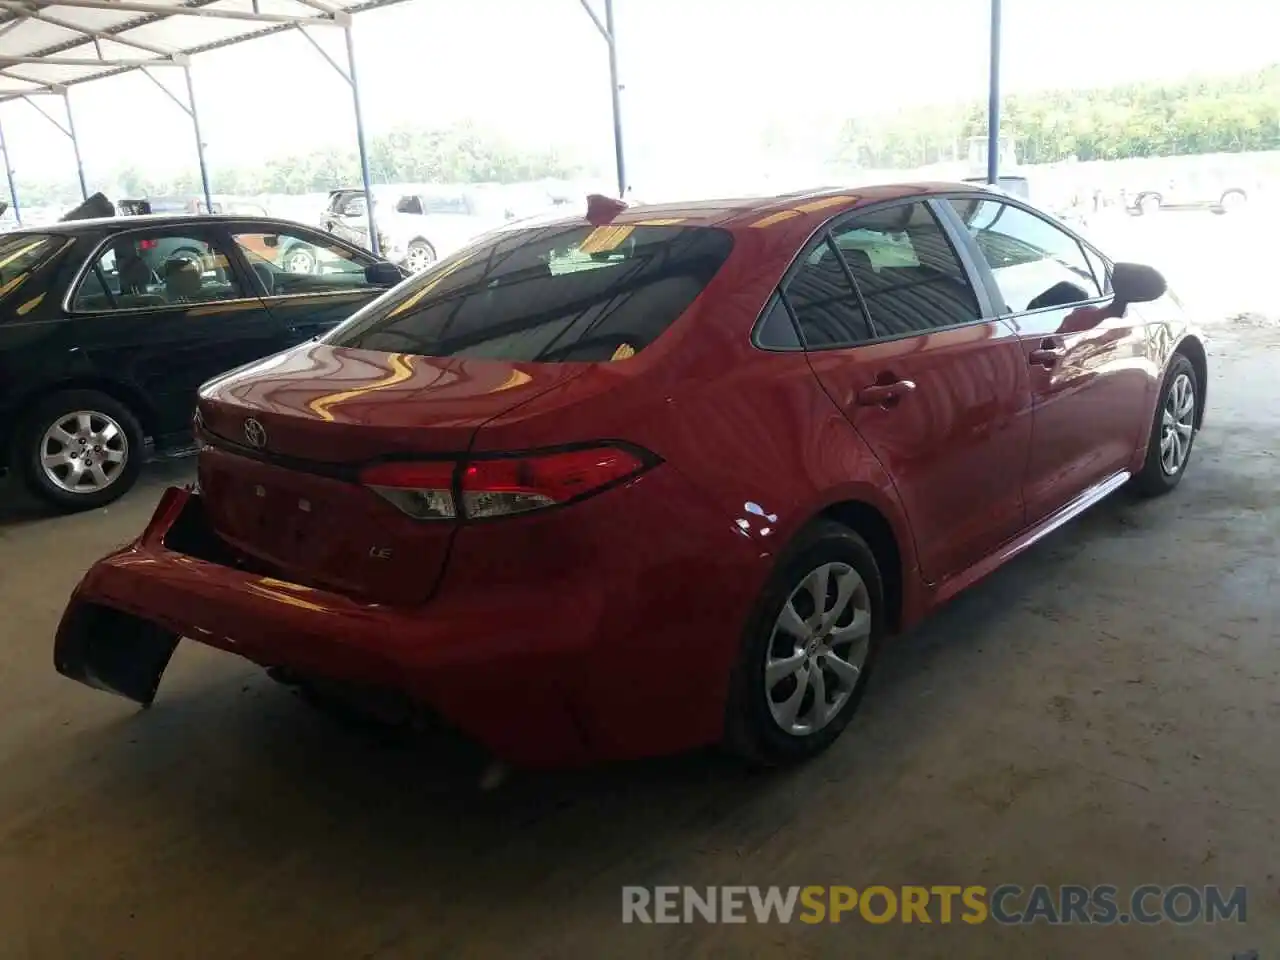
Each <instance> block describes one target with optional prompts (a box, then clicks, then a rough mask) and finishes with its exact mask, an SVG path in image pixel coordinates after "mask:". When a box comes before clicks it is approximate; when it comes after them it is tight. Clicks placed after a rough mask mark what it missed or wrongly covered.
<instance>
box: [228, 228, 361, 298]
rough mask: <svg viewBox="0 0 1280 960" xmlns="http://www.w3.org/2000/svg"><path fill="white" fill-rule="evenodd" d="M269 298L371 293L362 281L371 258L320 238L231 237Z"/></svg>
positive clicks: (248, 234) (245, 233) (253, 234)
mask: <svg viewBox="0 0 1280 960" xmlns="http://www.w3.org/2000/svg"><path fill="white" fill-rule="evenodd" d="M232 239H233V240H234V241H235V243H236V246H238V247H239V248H240V250H241V252H243V253H244V256H245V259H246V260H248V261H249V266H250V268H251V269H252V270H253V272H254V274H255V275H256V276H257V278H258V280H259V282H260V283H261V284H262V287H263V291H264V293H265V294H266V296H269V297H287V296H292V295H300V294H309V293H343V292H347V291H351V290H365V289H374V287H375V285H374V284H372V283H370V282H369V281H368V279H367V278H366V277H365V267H366V266H368V265H369V264H370V263H372V262H373V260H372V258H362V257H360V256H359V255H357V254H355V253H353V252H352V251H350V250H348V249H347V248H346V247H343V246H340V245H338V244H337V243H335V242H333V240H331V239H329V238H326V237H324V236H322V235H316V236H312V235H310V234H305V235H304V234H302V233H295V232H292V231H287V230H282V231H279V232H271V233H259V232H257V231H249V230H246V231H243V232H236V233H233V234H232Z"/></svg>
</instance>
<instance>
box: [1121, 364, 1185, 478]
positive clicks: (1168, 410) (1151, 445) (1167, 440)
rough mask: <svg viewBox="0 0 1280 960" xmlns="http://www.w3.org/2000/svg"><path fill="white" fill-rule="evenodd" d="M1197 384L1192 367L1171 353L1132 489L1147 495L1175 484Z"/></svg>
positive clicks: (1182, 468) (1180, 472) (1182, 465)
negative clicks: (1149, 435) (1140, 468)
mask: <svg viewBox="0 0 1280 960" xmlns="http://www.w3.org/2000/svg"><path fill="white" fill-rule="evenodd" d="M1199 390H1200V384H1199V381H1198V379H1197V377H1196V370H1195V367H1194V366H1192V364H1191V361H1190V360H1188V359H1187V358H1186V357H1185V356H1183V355H1182V354H1180V353H1177V354H1174V357H1173V360H1172V362H1170V364H1169V370H1168V372H1167V373H1166V374H1165V378H1164V385H1163V387H1162V388H1161V391H1160V404H1159V406H1157V407H1156V415H1155V422H1154V423H1153V424H1152V425H1151V437H1150V439H1149V440H1148V442H1147V458H1146V460H1145V461H1144V462H1143V465H1142V470H1141V471H1140V472H1139V473H1138V475H1137V476H1136V477H1135V478H1134V483H1133V486H1134V489H1135V490H1136V491H1137V492H1138V493H1140V494H1142V495H1143V496H1148V497H1157V496H1159V495H1160V494H1162V493H1168V492H1169V491H1170V490H1172V489H1173V488H1174V487H1176V486H1177V485H1178V481H1180V480H1181V479H1182V475H1183V473H1185V472H1186V469H1187V463H1188V461H1190V459H1191V447H1192V445H1193V444H1194V443H1195V439H1196V430H1197V422H1198V419H1199V402H1200V401H1199Z"/></svg>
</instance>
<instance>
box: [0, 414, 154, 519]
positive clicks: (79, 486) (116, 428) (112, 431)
mask: <svg viewBox="0 0 1280 960" xmlns="http://www.w3.org/2000/svg"><path fill="white" fill-rule="evenodd" d="M14 453H15V459H16V466H17V468H18V472H19V473H20V474H21V476H22V478H23V479H24V481H25V482H26V485H27V487H28V489H29V490H30V491H31V492H32V493H33V494H35V495H36V496H37V497H39V498H41V499H42V500H45V501H46V502H48V503H51V504H53V505H54V506H55V507H57V508H58V509H60V510H66V511H74V510H89V509H92V508H93V507H101V506H103V505H104V504H107V503H110V502H111V501H113V500H115V499H117V498H119V497H121V496H123V495H124V494H125V493H126V492H127V491H128V490H129V488H130V487H132V486H133V484H134V482H135V481H136V480H137V479H138V471H139V469H140V467H141V464H142V427H141V425H139V423H138V420H137V418H136V417H135V416H134V415H133V414H132V413H131V412H130V411H129V409H128V408H127V407H125V406H124V404H122V403H120V402H119V401H117V400H116V399H114V398H113V397H109V396H107V395H106V394H105V393H99V392H98V391H96V390H67V391H64V392H62V393H56V394H53V395H51V396H48V397H46V398H44V399H43V400H41V401H40V402H39V403H38V404H37V405H36V407H35V409H33V410H32V411H31V412H30V414H28V415H27V417H26V418H24V420H23V421H22V425H21V427H20V428H19V430H18V434H17V442H16V446H15V451H14Z"/></svg>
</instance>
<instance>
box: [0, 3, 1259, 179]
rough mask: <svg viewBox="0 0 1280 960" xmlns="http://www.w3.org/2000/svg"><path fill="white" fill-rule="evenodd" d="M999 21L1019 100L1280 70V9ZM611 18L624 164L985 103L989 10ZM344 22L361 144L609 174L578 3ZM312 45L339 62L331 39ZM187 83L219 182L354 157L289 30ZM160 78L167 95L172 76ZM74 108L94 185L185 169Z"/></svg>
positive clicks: (23, 168) (39, 125) (63, 166)
mask: <svg viewBox="0 0 1280 960" xmlns="http://www.w3.org/2000/svg"><path fill="white" fill-rule="evenodd" d="M595 2H596V3H597V8H598V9H600V8H601V7H600V6H599V3H600V0H595ZM1004 7H1005V27H1004V58H1003V68H1004V89H1005V91H1006V92H1010V93H1012V92H1017V91H1023V90H1028V89H1033V88H1038V87H1040V88H1042V87H1057V86H1077V85H1079V86H1102V85H1109V84H1113V83H1117V82H1123V81H1128V80H1137V79H1157V78H1163V79H1175V78H1178V77H1181V76H1185V75H1187V74H1189V73H1193V72H1200V73H1222V72H1230V71H1238V70H1244V69H1249V68H1251V67H1255V66H1260V65H1262V64H1265V63H1268V62H1272V61H1274V60H1277V59H1280V42H1278V41H1277V39H1276V38H1277V37H1280V3H1278V2H1277V0H1005V2H1004ZM615 9H616V13H617V17H618V34H619V57H620V69H621V73H622V80H623V83H624V85H625V90H624V94H623V111H624V117H625V123H626V128H627V139H628V143H627V148H628V154H629V156H630V158H631V163H632V167H633V170H634V171H641V170H644V169H645V168H648V167H653V166H655V165H659V164H662V165H666V166H672V165H679V164H682V163H690V164H697V163H704V164H712V163H714V162H716V161H717V160H722V159H725V158H731V157H732V156H733V154H734V152H735V150H738V149H744V148H745V145H749V144H754V143H757V142H758V141H759V139H760V135H761V131H762V130H763V129H765V128H766V127H767V126H769V125H770V124H771V123H785V124H789V125H790V127H791V128H792V129H793V130H799V131H800V132H801V133H803V131H804V129H805V127H806V121H812V125H813V126H814V127H815V128H816V127H817V125H818V123H819V122H820V121H821V120H822V119H823V118H831V117H843V116H849V115H855V114H860V113H874V112H880V111H887V110H893V109H895V108H898V107H901V106H903V105H907V104H918V103H931V102H946V101H953V100H958V99H963V98H972V97H979V96H984V95H985V89H986V60H987V43H988V26H987V16H988V12H987V11H988V7H987V0H892V2H890V0H615ZM355 24H356V27H355V30H356V34H355V37H356V49H357V58H358V69H359V74H360V81H361V88H362V101H363V105H364V108H365V116H366V124H367V128H368V130H369V132H370V133H376V132H379V131H385V130H388V129H390V128H392V127H394V126H396V125H398V124H406V123H413V124H421V125H426V126H432V125H439V124H445V123H448V122H450V121H453V120H458V119H463V118H471V119H475V120H476V121H478V122H481V123H483V124H485V125H488V126H491V127H493V128H496V129H501V130H504V131H507V132H508V133H509V134H510V136H511V137H512V138H513V139H517V140H521V141H524V142H527V143H534V144H538V143H540V144H545V145H551V144H559V145H564V146H566V147H569V148H570V149H572V150H575V151H576V152H577V154H578V155H579V156H582V157H584V158H585V159H587V160H589V161H593V162H595V163H596V164H597V165H598V166H599V168H600V169H601V170H602V171H606V172H607V171H610V170H611V169H612V159H611V158H612V140H611V137H612V133H611V128H610V121H609V95H608V88H607V61H606V53H605V46H604V43H603V41H602V40H601V39H600V38H599V36H598V35H597V34H596V32H595V30H594V27H593V26H592V25H591V22H590V21H589V20H588V18H587V16H586V15H585V13H583V11H582V10H581V8H580V6H579V4H578V0H468V2H462V0H410V2H407V3H404V4H401V5H398V6H394V7H391V8H388V9H384V10H378V11H372V12H369V13H366V14H361V15H359V16H357V17H356V20H355ZM319 35H320V39H321V40H322V41H323V42H325V43H326V46H327V47H328V49H330V50H331V52H332V53H333V54H334V56H335V58H337V59H339V61H340V62H341V61H343V58H344V51H343V48H342V35H341V32H340V31H336V30H331V31H327V32H326V31H320V33H319ZM193 70H194V75H195V83H196V93H197V97H198V98H199V103H200V114H201V121H202V124H203V126H204V139H205V141H206V143H207V144H208V150H207V153H208V160H209V165H210V167H211V168H215V167H217V166H218V164H219V163H224V164H231V163H237V162H238V163H245V162H252V161H253V160H254V159H255V158H261V159H266V158H270V157H273V156H279V155H282V154H287V153H289V152H293V151H305V150H309V149H312V148H315V147H321V146H326V145H337V146H347V145H348V144H353V143H354V129H355V127H354V121H353V118H352V111H351V99H350V96H349V94H348V92H347V88H346V86H345V84H343V83H342V81H341V80H340V79H339V78H338V77H337V76H336V75H335V74H334V73H333V70H332V68H330V67H329V65H328V64H326V63H325V62H324V61H323V60H322V59H321V58H320V56H319V55H318V54H317V53H316V52H315V51H314V50H313V49H311V47H310V46H309V45H308V44H307V43H306V41H305V39H304V38H302V37H301V36H298V35H296V34H295V33H293V32H289V33H286V34H281V35H278V36H275V37H270V38H266V39H263V40H258V41H251V42H249V43H247V44H244V45H241V46H235V47H230V48H227V49H224V50H220V51H216V52H213V53H210V54H205V55H203V56H200V57H198V58H196V60H195V65H194V68H193ZM162 76H164V74H162ZM167 76H168V77H169V78H170V79H171V80H172V81H174V83H175V86H174V89H179V85H180V83H181V74H180V73H172V74H168V75H167ZM71 96H72V102H73V104H74V108H75V111H76V123H77V127H78V131H79V134H80V140H81V150H82V153H83V154H84V157H85V162H86V166H87V167H88V169H89V172H90V178H91V180H92V177H93V174H94V172H95V171H99V170H100V171H102V172H103V173H106V171H108V170H110V169H111V168H113V167H115V166H116V165H118V164H121V163H124V162H129V161H132V162H134V163H135V164H136V165H137V166H139V167H140V168H143V169H147V168H151V169H156V170H166V169H173V168H175V167H183V166H187V165H189V166H190V167H191V168H192V169H194V167H195V151H194V147H193V140H192V137H191V132H190V126H189V123H188V121H187V119H186V117H185V116H184V115H183V114H182V113H181V112H179V111H178V109H177V107H175V106H174V105H173V104H172V103H170V102H169V101H168V100H167V99H166V98H165V97H164V96H163V94H161V93H160V92H159V91H158V90H156V89H155V88H154V87H153V86H152V85H151V84H150V82H149V81H147V80H146V78H145V77H142V76H140V75H136V74H135V75H131V76H129V75H126V76H124V77H119V78H113V79H110V80H106V81H102V82H99V83H90V84H85V85H82V86H79V87H73V88H72V93H71ZM44 103H45V104H46V105H48V106H50V107H52V108H54V109H57V108H58V107H59V105H58V103H57V101H52V100H46V101H44ZM0 120H2V121H3V123H4V127H5V132H6V134H7V136H8V140H9V146H10V152H11V154H12V163H13V165H14V167H15V168H17V170H18V171H19V174H20V176H21V175H26V176H31V177H33V178H37V177H48V176H54V175H61V176H66V177H67V178H69V179H73V178H74V164H73V161H72V159H71V150H70V144H69V143H68V142H67V141H66V139H65V138H64V137H62V136H61V134H59V133H58V132H57V131H56V130H54V129H53V128H52V127H51V126H49V125H48V123H47V122H46V121H44V120H43V119H42V118H41V117H39V116H38V115H37V114H36V113H35V112H34V111H33V110H32V108H31V107H30V106H29V105H27V104H24V103H14V104H7V105H5V106H4V107H3V108H0ZM156 131H162V132H163V137H161V138H157V137H156ZM144 144H145V145H144Z"/></svg>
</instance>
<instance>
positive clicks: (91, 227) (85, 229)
mask: <svg viewBox="0 0 1280 960" xmlns="http://www.w3.org/2000/svg"><path fill="white" fill-rule="evenodd" d="M246 220H251V221H253V222H254V223H270V224H278V225H280V226H281V227H303V228H304V229H307V230H311V231H313V232H314V231H315V228H314V227H308V226H307V225H306V224H305V223H298V222H296V221H294V220H283V219H281V218H279V217H262V216H257V215H255V214H234V213H215V214H207V213H153V214H145V215H142V216H136V217H130V216H116V217H94V218H90V219H87V220H60V221H58V222H56V223H46V224H41V225H40V226H34V225H33V226H30V227H27V226H24V227H23V228H22V229H21V230H14V231H11V232H13V233H40V234H60V235H67V236H71V235H75V234H80V233H92V232H97V231H100V230H112V229H120V230H130V229H134V228H136V227H147V226H154V227H169V226H185V225H186V224H202V223H244V222H245V221H246Z"/></svg>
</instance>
